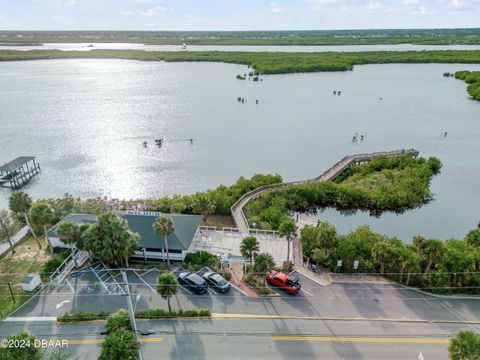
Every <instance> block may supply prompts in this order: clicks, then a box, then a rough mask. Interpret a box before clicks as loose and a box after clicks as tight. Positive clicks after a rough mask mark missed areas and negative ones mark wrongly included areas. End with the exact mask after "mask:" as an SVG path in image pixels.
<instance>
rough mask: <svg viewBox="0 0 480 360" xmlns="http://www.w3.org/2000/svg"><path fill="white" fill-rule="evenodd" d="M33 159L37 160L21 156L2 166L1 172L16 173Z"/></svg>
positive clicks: (33, 157)
mask: <svg viewBox="0 0 480 360" xmlns="http://www.w3.org/2000/svg"><path fill="white" fill-rule="evenodd" d="M33 159H35V156H19V157H17V158H16V159H13V160H12V161H10V162H8V163H5V164H4V165H2V166H0V172H11V171H15V170H17V169H18V168H19V167H21V166H22V165H25V164H26V163H28V162H29V161H32V160H33Z"/></svg>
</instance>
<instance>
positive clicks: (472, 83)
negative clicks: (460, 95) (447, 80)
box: [455, 71, 480, 100]
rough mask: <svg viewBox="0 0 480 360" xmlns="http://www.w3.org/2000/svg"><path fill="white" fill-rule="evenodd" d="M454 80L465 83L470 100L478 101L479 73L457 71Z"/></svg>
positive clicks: (479, 94) (479, 91)
mask: <svg viewBox="0 0 480 360" xmlns="http://www.w3.org/2000/svg"><path fill="white" fill-rule="evenodd" d="M455 78H456V79H460V80H463V81H465V82H466V83H467V84H468V86H467V91H468V93H469V94H470V96H471V97H472V98H474V99H475V100H480V71H457V72H456V73H455Z"/></svg>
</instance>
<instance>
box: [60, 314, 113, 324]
mask: <svg viewBox="0 0 480 360" xmlns="http://www.w3.org/2000/svg"><path fill="white" fill-rule="evenodd" d="M109 315H110V313H108V312H106V311H92V312H89V311H78V312H71V313H70V312H67V313H65V314H63V315H62V316H59V317H57V321H58V322H76V321H91V320H105V319H106V318H107V317H108V316H109Z"/></svg>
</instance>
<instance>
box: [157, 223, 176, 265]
mask: <svg viewBox="0 0 480 360" xmlns="http://www.w3.org/2000/svg"><path fill="white" fill-rule="evenodd" d="M153 231H154V232H155V234H156V235H158V236H163V241H164V242H165V251H166V252H167V267H168V268H170V257H169V254H168V235H170V234H171V233H173V232H174V231H175V228H174V227H173V221H172V219H170V218H169V217H168V216H159V217H158V218H157V219H156V220H155V223H154V224H153Z"/></svg>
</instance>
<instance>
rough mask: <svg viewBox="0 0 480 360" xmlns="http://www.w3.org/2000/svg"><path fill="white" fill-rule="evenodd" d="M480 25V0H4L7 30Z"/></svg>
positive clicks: (0, 3) (0, 20) (0, 25)
mask: <svg viewBox="0 0 480 360" xmlns="http://www.w3.org/2000/svg"><path fill="white" fill-rule="evenodd" d="M455 27H480V0H274V1H270V0H0V30H294V29H297V30H322V29H382V28H388V29H394V28H455Z"/></svg>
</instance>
